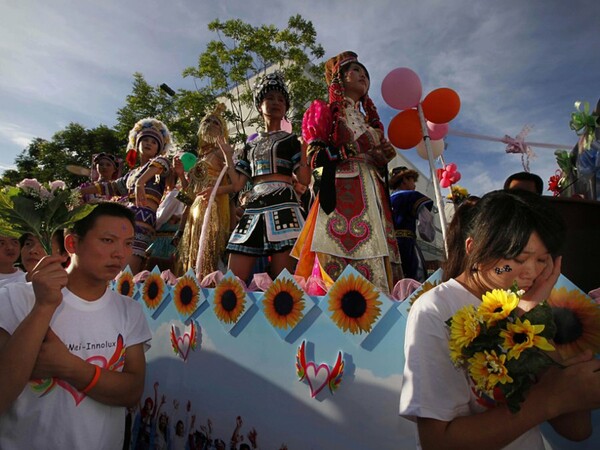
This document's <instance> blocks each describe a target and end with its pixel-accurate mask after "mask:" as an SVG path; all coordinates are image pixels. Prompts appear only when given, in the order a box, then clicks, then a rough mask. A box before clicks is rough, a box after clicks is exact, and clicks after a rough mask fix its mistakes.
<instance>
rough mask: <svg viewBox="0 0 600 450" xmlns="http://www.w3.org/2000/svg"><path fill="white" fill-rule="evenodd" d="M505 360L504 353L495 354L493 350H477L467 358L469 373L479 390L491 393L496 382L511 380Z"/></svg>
mask: <svg viewBox="0 0 600 450" xmlns="http://www.w3.org/2000/svg"><path fill="white" fill-rule="evenodd" d="M505 362H506V355H503V354H501V355H497V354H496V351H495V350H492V351H491V352H488V351H487V350H486V351H483V352H477V353H475V354H474V355H473V356H472V357H471V358H469V375H471V378H473V381H475V384H476V385H477V387H478V388H479V389H480V390H482V391H485V392H487V393H488V394H490V395H493V390H494V387H495V386H496V385H497V384H498V383H501V384H506V383H512V382H513V379H512V378H511V377H510V375H509V374H508V369H507V368H506V366H505V365H504V363H505Z"/></svg>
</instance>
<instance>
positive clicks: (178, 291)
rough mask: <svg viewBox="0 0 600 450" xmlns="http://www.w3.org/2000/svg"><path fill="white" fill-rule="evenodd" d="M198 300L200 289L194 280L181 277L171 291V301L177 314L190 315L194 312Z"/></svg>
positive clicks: (189, 277)
mask: <svg viewBox="0 0 600 450" xmlns="http://www.w3.org/2000/svg"><path fill="white" fill-rule="evenodd" d="M199 300H200V288H199V287H198V284H197V283H196V280H195V279H194V278H192V277H191V276H189V275H184V276H182V277H181V278H180V279H179V281H177V285H176V286H175V290H174V291H173V301H174V302H175V307H176V308H177V311H179V314H182V315H184V316H189V315H190V314H192V313H193V312H194V311H196V308H197V307H198V301H199Z"/></svg>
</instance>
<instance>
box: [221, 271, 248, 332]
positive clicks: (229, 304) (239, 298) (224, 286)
mask: <svg viewBox="0 0 600 450" xmlns="http://www.w3.org/2000/svg"><path fill="white" fill-rule="evenodd" d="M214 303H215V306H214V311H215V314H216V315H217V317H218V318H219V320H221V321H222V322H225V323H235V322H237V321H238V320H239V318H240V317H241V315H242V313H243V312H244V310H245V309H246V295H245V293H244V288H242V285H241V284H240V283H239V282H237V281H236V280H235V279H233V278H224V279H223V280H222V281H221V282H220V283H219V284H218V286H217V287H216V288H215V298H214Z"/></svg>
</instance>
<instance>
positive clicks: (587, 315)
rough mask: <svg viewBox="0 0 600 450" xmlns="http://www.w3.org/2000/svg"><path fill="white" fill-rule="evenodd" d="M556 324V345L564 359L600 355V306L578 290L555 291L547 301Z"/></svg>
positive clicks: (561, 289)
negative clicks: (590, 352) (591, 352)
mask: <svg viewBox="0 0 600 450" xmlns="http://www.w3.org/2000/svg"><path fill="white" fill-rule="evenodd" d="M548 304H549V305H550V307H551V308H552V316H553V318H554V322H555V323H556V328H557V330H556V335H555V336H554V344H555V345H556V349H557V350H558V353H559V354H560V356H561V357H562V358H563V359H568V358H571V357H573V356H575V355H578V354H580V353H581V352H583V351H585V350H587V349H590V350H592V351H593V352H594V353H599V352H600V306H599V305H598V304H596V303H594V302H593V300H592V299H591V298H590V297H588V296H587V295H585V294H584V293H583V292H581V291H580V290H579V289H572V290H568V289H567V288H566V287H561V288H559V289H553V290H552V292H551V293H550V298H549V299H548Z"/></svg>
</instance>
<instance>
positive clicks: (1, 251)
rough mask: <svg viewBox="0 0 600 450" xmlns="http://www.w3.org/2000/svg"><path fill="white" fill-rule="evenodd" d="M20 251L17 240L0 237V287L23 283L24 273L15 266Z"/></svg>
mask: <svg viewBox="0 0 600 450" xmlns="http://www.w3.org/2000/svg"><path fill="white" fill-rule="evenodd" d="M20 251H21V243H20V242H19V240H18V239H17V238H12V237H9V236H2V235H0V287H2V286H4V285H5V284H8V283H14V282H19V281H25V273H24V272H23V271H22V270H21V269H20V268H19V267H17V266H16V265H15V264H16V262H17V260H18V259H19V255H20Z"/></svg>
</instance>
